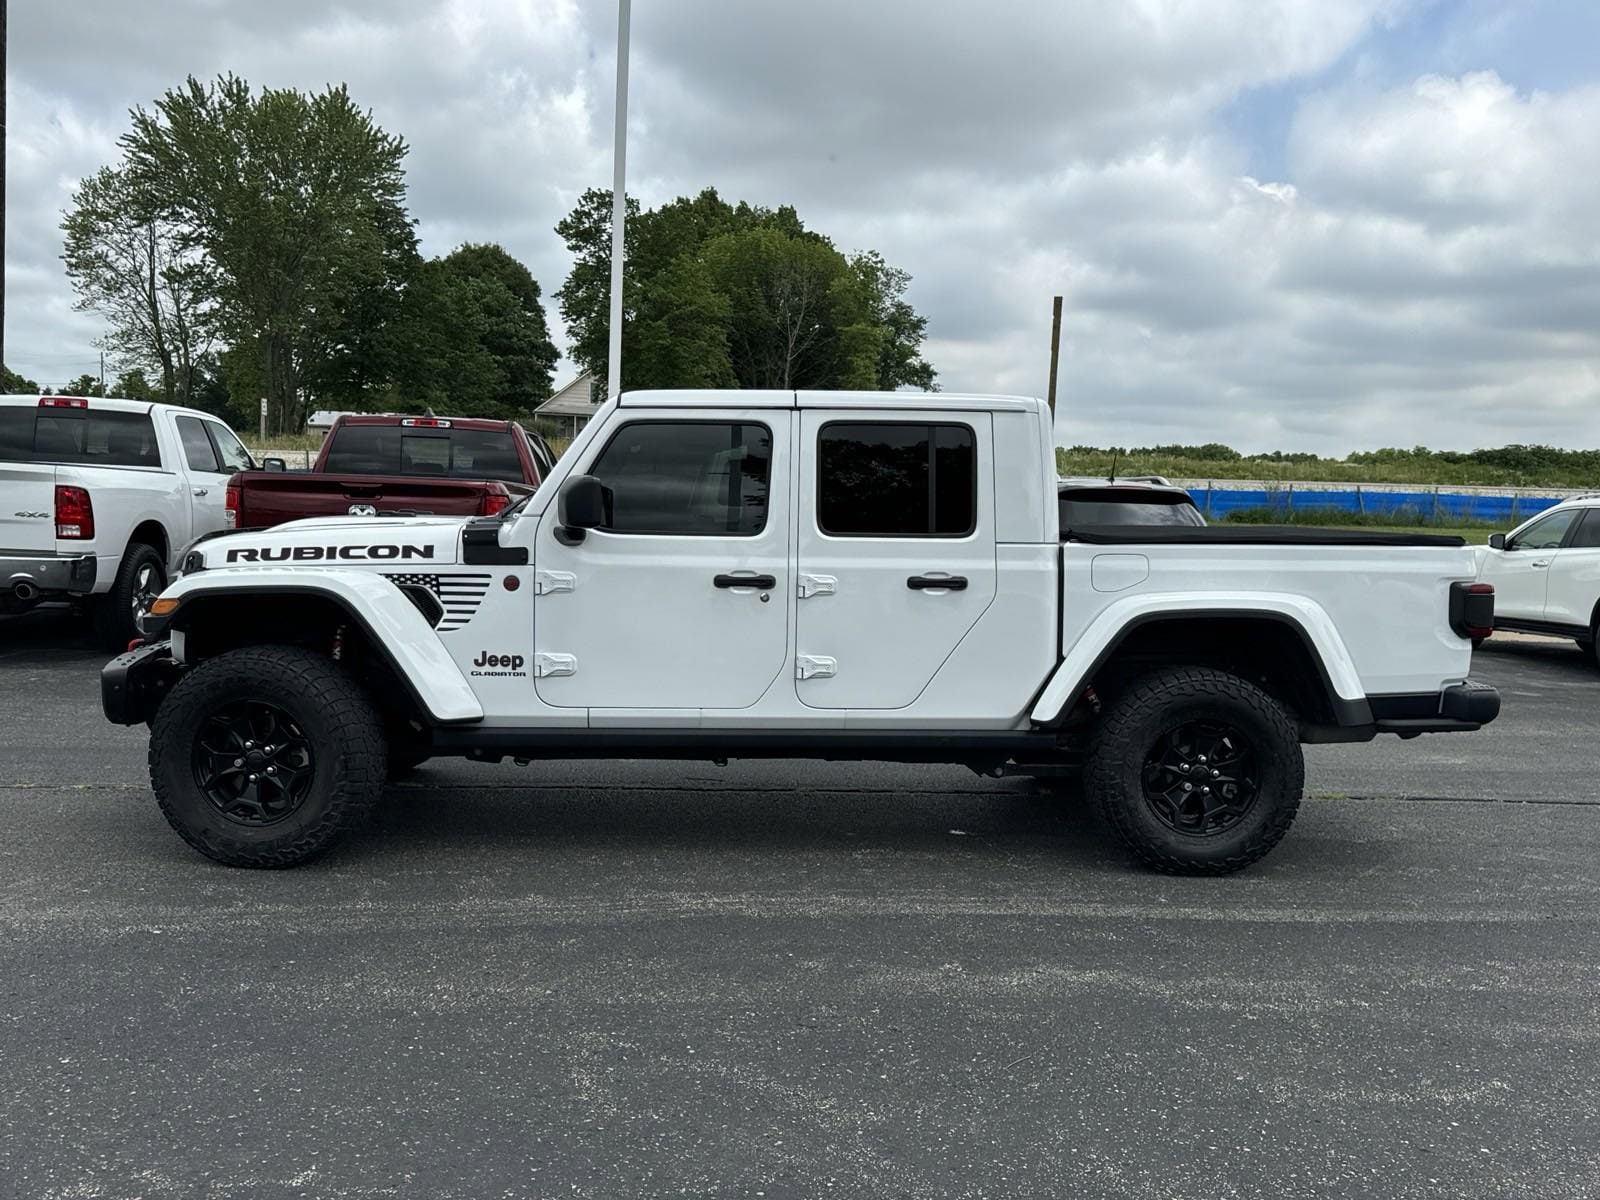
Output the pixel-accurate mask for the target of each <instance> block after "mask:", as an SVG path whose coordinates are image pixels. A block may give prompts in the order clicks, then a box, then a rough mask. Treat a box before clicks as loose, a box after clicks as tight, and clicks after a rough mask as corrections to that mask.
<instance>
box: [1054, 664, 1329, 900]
mask: <svg viewBox="0 0 1600 1200" xmlns="http://www.w3.org/2000/svg"><path fill="white" fill-rule="evenodd" d="M1194 721H1214V722H1222V723H1225V724H1227V725H1230V726H1232V727H1234V728H1237V729H1238V730H1239V731H1241V732H1242V733H1243V734H1244V735H1245V736H1246V737H1247V738H1248V739H1249V741H1250V743H1251V744H1252V748H1253V750H1254V753H1255V755H1256V759H1257V763H1258V774H1259V785H1258V788H1257V791H1256V799H1255V801H1254V803H1253V804H1251V805H1250V807H1249V808H1248V809H1247V810H1246V811H1245V812H1244V813H1243V815H1242V816H1240V817H1239V818H1238V820H1237V822H1236V823H1235V824H1234V825H1232V826H1231V827H1229V828H1227V829H1225V830H1221V831H1217V832H1211V833H1206V834H1191V833H1184V832H1181V831H1179V830H1177V829H1174V828H1171V827H1170V826H1169V825H1167V824H1165V823H1163V821H1162V820H1161V819H1159V818H1158V816H1157V815H1156V811H1155V809H1154V807H1153V806H1152V805H1151V803H1150V802H1149V801H1147V800H1146V798H1145V790H1144V767H1145V760H1146V757H1147V756H1148V755H1150V754H1151V753H1152V752H1153V751H1154V750H1155V748H1156V746H1157V744H1158V742H1159V740H1160V739H1161V738H1163V737H1164V736H1165V735H1166V734H1167V733H1169V732H1170V731H1171V730H1174V729H1176V728H1178V727H1179V726H1181V725H1184V724H1186V723H1189V722H1194ZM1304 786H1305V762H1304V759H1303V757H1302V756H1301V753H1300V740H1299V736H1298V734H1297V732H1296V730H1295V726H1294V724H1293V722H1291V721H1290V720H1289V717H1288V715H1287V714H1286V713H1285V712H1284V711H1283V709H1282V707H1281V706H1280V705H1279V704H1278V703H1277V701H1275V700H1273V699H1272V697H1270V696H1268V695H1267V694H1266V693H1265V692H1263V691H1262V690H1261V689H1260V688H1258V687H1256V686H1255V685H1254V684H1252V683H1250V682H1248V681H1247V680H1244V679H1240V678H1239V677H1238V676H1235V675H1230V674H1227V673H1226V672H1224V671H1217V670H1212V669H1209V668H1204V667H1175V668H1170V669H1167V670H1161V671H1157V672H1154V673H1152V674H1150V675H1146V676H1144V677H1142V678H1140V679H1138V680H1136V681H1134V682H1133V683H1132V684H1130V685H1129V687H1128V688H1127V690H1126V691H1124V692H1123V693H1122V694H1121V695H1120V696H1118V697H1116V698H1115V700H1113V701H1112V702H1111V703H1109V704H1107V706H1106V709H1105V712H1104V714H1103V715H1102V717H1101V722H1100V728H1099V730H1098V732H1097V734H1096V737H1095V739H1094V743H1093V745H1092V746H1091V748H1090V751H1089V757H1088V761H1087V763H1086V764H1085V766H1084V789H1085V791H1086V793H1087V795H1088V797H1089V799H1090V801H1091V802H1092V803H1093V804H1094V806H1095V808H1096V809H1097V810H1098V811H1099V812H1100V814H1101V816H1102V817H1103V818H1104V820H1105V822H1106V824H1107V825H1109V826H1110V827H1111V829H1112V830H1113V831H1115V833H1116V834H1117V836H1118V837H1119V838H1120V839H1121V840H1122V841H1123V843H1125V844H1126V845H1127V847H1128V848H1129V849H1130V850H1132V851H1133V853H1134V855H1135V856H1137V857H1138V858H1139V859H1140V860H1141V861H1143V862H1144V863H1145V864H1147V865H1148V866H1151V867H1154V868H1155V869H1156V870H1158V871H1163V872H1166V873H1168V874H1172V875H1227V874H1231V873H1232V872H1234V871H1238V870H1240V869H1242V868H1244V867H1247V866H1249V865H1250V864H1251V863H1253V862H1256V861H1257V860H1259V859H1260V858H1261V857H1262V856H1263V855H1265V854H1266V853H1267V852H1268V851H1269V850H1271V849H1272V848H1273V847H1274V846H1276V845H1277V844H1278V842H1279V841H1281V840H1282V839H1283V836H1284V834H1286V833H1288V831H1289V826H1290V825H1291V824H1292V823H1293V821H1294V818H1295V813H1296V812H1297V811H1298V810H1299V808H1300V794H1301V792H1302V790H1303V789H1304Z"/></svg>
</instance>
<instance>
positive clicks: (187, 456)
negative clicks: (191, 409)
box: [177, 417, 222, 475]
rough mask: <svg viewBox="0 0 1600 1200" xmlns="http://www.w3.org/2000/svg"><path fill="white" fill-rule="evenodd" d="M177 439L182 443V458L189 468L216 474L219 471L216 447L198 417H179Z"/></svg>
mask: <svg viewBox="0 0 1600 1200" xmlns="http://www.w3.org/2000/svg"><path fill="white" fill-rule="evenodd" d="M177 425H178V440H179V441H180V442H182V443H183V458H184V461H185V462H187V463H188V464H189V470H191V471H201V472H204V473H205V474H207V475H216V474H218V473H219V472H220V471H221V469H222V468H221V466H220V464H219V463H218V462H217V451H216V447H214V446H213V445H212V444H211V439H210V438H209V437H207V436H206V427H205V425H204V423H203V422H201V420H200V419H199V418H198V417H179V418H178V421H177Z"/></svg>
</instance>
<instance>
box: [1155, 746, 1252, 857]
mask: <svg viewBox="0 0 1600 1200" xmlns="http://www.w3.org/2000/svg"><path fill="white" fill-rule="evenodd" d="M1259 794H1260V776H1259V770H1258V767H1257V762H1256V752H1255V747H1254V746H1252V745H1251V743H1250V740H1249V738H1247V737H1246V736H1245V735H1244V733H1243V732H1242V731H1241V730H1239V729H1236V728H1234V727H1233V726H1231V725H1227V724H1224V723H1223V722H1221V721H1190V722H1188V723H1186V724H1183V725H1179V726H1177V727H1176V728H1174V729H1172V730H1170V731H1169V732H1168V733H1167V734H1165V735H1164V736H1163V737H1161V738H1160V739H1159V740H1158V741H1157V742H1156V744H1155V746H1154V747H1152V749H1151V752H1150V754H1149V755H1148V756H1147V757H1146V758H1145V760H1144V800H1145V803H1146V804H1148V805H1149V806H1150V811H1151V812H1152V813H1154V814H1155V817H1156V819H1157V820H1158V821H1160V822H1161V823H1162V824H1163V825H1165V826H1167V828H1169V829H1172V830H1174V831H1176V832H1178V833H1185V834H1190V835H1200V836H1207V835H1215V834H1220V833H1226V832H1227V831H1228V830H1230V829H1232V828H1233V827H1234V826H1235V825H1237V824H1238V823H1239V822H1240V821H1241V820H1243V819H1244V817H1245V815H1246V814H1247V813H1248V812H1249V811H1250V808H1251V806H1252V805H1253V804H1255V802H1256V797H1257V796H1258V795H1259Z"/></svg>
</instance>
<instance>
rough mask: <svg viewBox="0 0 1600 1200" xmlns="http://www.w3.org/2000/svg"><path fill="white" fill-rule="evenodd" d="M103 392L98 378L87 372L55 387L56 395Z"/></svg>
mask: <svg viewBox="0 0 1600 1200" xmlns="http://www.w3.org/2000/svg"><path fill="white" fill-rule="evenodd" d="M105 394H106V393H105V389H104V388H102V387H101V386H100V380H99V379H98V378H96V377H95V376H93V375H89V374H83V375H79V376H78V377H77V378H76V379H70V380H68V381H67V382H66V383H63V384H62V385H61V386H60V387H59V388H57V389H56V395H58V396H104V395H105Z"/></svg>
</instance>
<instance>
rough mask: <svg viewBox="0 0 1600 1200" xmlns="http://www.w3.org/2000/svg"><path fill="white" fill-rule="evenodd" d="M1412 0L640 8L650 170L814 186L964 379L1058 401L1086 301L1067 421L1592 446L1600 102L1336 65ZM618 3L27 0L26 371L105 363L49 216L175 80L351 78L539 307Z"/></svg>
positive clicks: (15, 64) (806, 196) (603, 160)
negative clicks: (1274, 102)
mask: <svg viewBox="0 0 1600 1200" xmlns="http://www.w3.org/2000/svg"><path fill="white" fill-rule="evenodd" d="M1403 7H1404V6H1403V4H1401V3H1397V2H1394V0H1346V2H1335V0H1283V2H1280V3H1274V4H1270V5H1263V4H1260V3H1258V2H1256V0H1210V2H1208V3H1206V4H1194V3H1187V2H1180V0H1135V2H1130V3H1127V4H1118V5H1104V4H1091V3H1088V2H1087V0H1076V2H1071V3H1021V2H1007V0H995V2H992V3H990V4H987V5H983V6H978V5H972V4H970V3H959V4H958V3H955V2H954V0H937V2H934V0H921V2H913V0H874V3H872V4H862V3H859V2H858V0H814V2H813V3H811V4H809V5H793V4H784V5H767V4H735V3H730V2H728V0H679V2H678V3H675V4H672V5H639V6H636V9H635V14H634V20H635V53H634V62H633V94H634V104H633V120H632V122H631V128H632V133H633V136H632V142H631V145H630V167H631V170H630V178H631V179H632V180H633V185H632V190H633V191H634V192H636V193H637V194H639V195H641V196H642V197H643V198H644V199H645V201H646V202H647V203H655V202H659V201H661V200H664V199H668V198H670V197H672V196H674V195H678V194H682V193H686V192H693V191H695V190H698V189H699V188H700V187H702V186H705V185H707V184H712V185H715V186H717V187H719V188H720V189H721V190H722V191H723V192H724V194H725V195H728V196H730V197H732V198H741V199H749V200H752V201H755V202H758V203H768V204H777V203H793V204H795V205H796V206H797V207H798V208H799V210H800V212H801V214H802V216H803V217H804V218H805V219H806V220H807V221H808V223H810V224H811V225H812V226H813V227H815V228H819V229H821V230H823V231H824V232H826V233H828V234H830V235H831V236H832V237H834V239H835V240H836V241H837V242H838V243H839V244H840V245H841V246H842V247H844V248H846V249H853V248H862V247H868V246H872V247H876V248H878V249H881V250H882V251H883V252H884V253H885V255H886V256H887V257H888V258H889V259H890V261H891V262H894V263H895V264H897V265H899V266H903V267H905V268H906V269H908V270H910V271H911V272H912V273H913V275H914V276H915V277H916V282H915V283H914V285H913V292H912V298H913V300H914V302H915V303H916V304H917V305H918V307H919V308H920V309H921V310H922V311H923V312H925V313H926V314H927V315H928V316H929V318H930V333H931V337H932V340H931V342H930V347H929V353H930V356H931V357H932V359H933V361H934V362H935V364H936V365H937V366H938V368H939V369H940V372H941V375H942V378H943V380H944V382H945V384H946V385H947V386H949V387H951V388H952V389H961V390H980V391H981V390H996V391H1025V392H1039V391H1041V390H1042V389H1043V386H1044V381H1045V376H1046V373H1047V362H1046V355H1047V348H1048V321H1049V297H1050V296H1051V294H1052V293H1054V292H1062V293H1063V294H1065V295H1066V296H1067V298H1068V301H1067V303H1068V310H1067V311H1068V317H1067V334H1066V352H1065V360H1064V363H1063V387H1064V391H1065V403H1064V405H1063V413H1064V421H1063V430H1062V431H1063V436H1064V437H1066V438H1067V440H1071V441H1090V440H1092V441H1099V442H1107V441H1116V442H1121V443H1124V444H1128V443H1138V442H1143V441H1151V440H1160V441H1172V440H1185V441H1188V440H1196V441H1210V440H1224V441H1232V442H1235V443H1236V444H1239V445H1240V446H1241V447H1245V448H1252V449H1265V448H1270V447H1274V446H1282V447H1286V448H1288V447H1296V448H1300V447H1304V448H1314V449H1321V450H1346V449H1352V448H1356V447H1360V446H1369V445H1374V444H1380V443H1395V442H1398V443H1404V444H1410V443H1412V442H1417V441H1429V442H1433V443H1436V444H1455V445H1465V444H1481V443H1493V442H1501V441H1509V440H1541V441H1551V442H1556V443H1561V444H1569V445H1572V444H1587V445H1595V444H1600V417H1597V416H1596V415H1594V414H1600V403H1596V402H1597V401H1600V392H1597V375H1600V368H1597V366H1596V364H1597V362H1600V321H1596V319H1595V314H1596V313H1597V312H1600V216H1597V213H1600V208H1597V207H1596V206H1595V205H1594V204H1593V202H1592V198H1591V196H1590V195H1589V188H1590V184H1589V180H1590V179H1591V178H1592V177H1594V176H1595V175H1596V174H1600V171H1597V167H1600V88H1596V87H1593V86H1591V87H1583V88H1576V89H1571V90H1567V91H1563V92H1556V93H1548V94H1546V93H1538V92H1533V93H1528V92H1519V91H1517V90H1515V89H1513V88H1511V87H1510V86H1509V85H1508V84H1506V83H1505V82H1504V81H1503V80H1502V79H1501V78H1500V77H1499V76H1497V75H1496V74H1495V73H1493V71H1480V72H1476V73H1472V74H1466V75H1461V76H1458V77H1446V76H1426V77H1424V78H1421V79H1418V80H1416V81H1415V82H1413V83H1411V84H1409V85H1407V86H1401V87H1396V88H1389V89H1386V90H1380V89H1378V88H1376V87H1375V85H1373V84H1372V83H1370V82H1368V76H1367V75H1366V74H1364V73H1362V72H1360V71H1357V72H1356V73H1355V74H1354V75H1353V76H1350V77H1346V75H1347V74H1348V73H1344V72H1342V71H1341V69H1340V68H1339V64H1340V63H1341V62H1344V61H1348V60H1349V59H1350V58H1351V57H1352V56H1359V53H1360V50H1361V48H1362V47H1363V45H1364V44H1366V42H1367V41H1368V40H1369V39H1370V38H1372V37H1373V36H1381V31H1382V30H1383V29H1384V28H1385V27H1386V23H1387V22H1389V21H1390V20H1391V19H1393V18H1395V17H1396V14H1397V13H1399V12H1401V10H1402V9H1403ZM614 19H615V10H614V8H613V6H612V5H611V4H610V3H609V2H606V0H588V2H585V3H575V2H574V0H518V2H515V3H513V2H510V0H506V2H503V3H498V4H489V3H479V2H474V0H449V2H448V3H430V2H427V0H403V2H397V3H380V2H379V0H360V2H346V3H342V4H337V5H327V4H323V3H316V2H313V0H279V2H277V3H274V4H272V5H258V4H242V3H232V4H224V3H221V2H220V0H174V3H172V4H169V5H165V6H163V7H162V9H161V10H160V15H152V14H151V12H150V10H149V8H148V6H145V7H141V8H138V9H136V8H135V7H133V6H127V5H120V4H113V3H110V2H109V0H107V2H104V3H97V4H88V3H83V4H73V5H54V6H43V5H38V6H35V5H29V6H23V7H20V8H18V9H16V10H14V11H13V13H12V30H11V39H12V106H13V111H12V125H11V140H12V145H11V159H10V162H11V173H12V178H11V192H10V198H11V213H10V220H9V229H10V245H9V246H8V255H7V277H8V280H9V283H10V294H9V304H8V316H7V325H8V350H9V357H10V358H11V360H12V365H13V366H14V367H18V368H21V369H23V370H25V371H27V372H28V373H31V374H35V375H38V376H40V377H42V378H45V379H47V380H50V381H59V379H60V378H65V377H66V375H68V374H72V373H76V371H77V370H78V369H81V368H77V367H75V368H73V370H72V371H70V372H68V371H63V370H56V369H54V367H53V365H52V364H53V363H54V362H55V361H57V359H58V358H60V359H64V358H68V357H72V356H74V355H76V356H78V357H79V358H89V357H92V354H93V351H92V349H90V347H89V346H88V341H89V340H90V339H91V338H92V336H93V334H94V331H95V326H94V323H93V321H92V320H91V319H89V318H85V317H82V316H75V315H73V314H72V313H71V312H70V299H71V298H70V293H69V292H68V291H67V289H66V286H65V282H64V280H63V279H62V278H61V276H60V270H59V263H58V262H57V261H56V255H57V254H58V253H59V234H58V233H57V231H56V229H55V225H56V222H57V221H58V220H59V209H60V208H61V207H62V205H63V204H64V203H65V201H66V197H67V194H68V193H69V191H70V187H71V185H72V183H73V182H74V181H75V180H76V179H77V177H78V176H79V175H81V174H82V173H84V172H85V171H87V170H91V169H93V168H94V167H95V166H98V165H99V163H100V162H102V161H105V160H106V159H107V158H108V157H110V156H111V155H112V153H113V152H114V147H113V143H114V139H115V137H116V135H117V134H118V133H119V132H120V131H121V130H122V128H124V126H125V123H126V117H125V114H126V109H127V108H128V107H129V106H130V105H133V104H148V103H149V102H150V101H151V100H152V99H153V98H154V97H155V96H156V95H158V94H159V93H160V92H161V91H162V90H163V89H164V88H166V87H168V86H172V85H173V84H175V83H176V82H178V80H179V79H181V77H182V76H183V75H184V74H185V73H189V72H192V73H194V74H196V75H198V76H201V77H205V76H207V75H210V74H214V73H216V72H217V71H221V70H230V69H231V70H234V71H236V72H238V73H240V74H242V75H244V76H245V77H247V78H249V79H250V80H251V81H252V82H254V83H257V84H271V85H275V86H297V87H302V88H307V87H320V86H322V85H323V84H324V83H326V82H329V81H336V80H348V81H349V83H350V86H351V91H352V94H353V95H354V96H355V97H356V99H357V100H358V101H359V102H361V103H363V104H366V105H370V106H371V107H372V108H373V110H374V112H375V114H376V116H377V118H378V120H379V121H380V122H381V123H382V124H383V125H385V127H387V128H389V129H391V130H394V131H396V132H399V133H401V134H403V135H404V136H405V137H406V138H407V139H408V141H409V142H410V144H411V146H412V155H411V159H410V168H409V169H410V177H411V200H412V207H413V211H414V213H415V215H416V216H417V217H418V219H419V221H420V230H421V233H422V235H423V239H424V244H425V247H426V248H427V249H428V250H429V251H431V252H439V251H443V250H446V249H448V248H449V247H450V246H451V245H453V244H454V243H456V242H458V241H461V240H464V239H473V240H498V241H502V242H504V243H505V244H506V245H507V246H508V247H509V248H510V249H511V250H512V251H513V253H516V254H518V255H519V256H520V257H522V258H524V259H525V260H526V261H527V262H528V263H529V264H530V266H531V267H532V268H533V270H534V272H535V274H536V276H537V277H538V278H539V280H540V282H541V283H542V284H543V285H544V287H545V291H546V294H547V296H548V295H549V294H550V293H551V292H553V291H554V289H555V288H556V287H557V286H559V284H560V282H561V279H562V278H563V276H564V274H565V271H566V268H567V265H568V263H567V258H566V254H565V250H564V248H563V247H562V246H561V245H560V242H559V240H558V239H557V238H556V236H555V234H554V232H553V226H554V225H555V223H556V221H557V220H559V219H560V217H561V216H562V215H563V214H564V213H565V212H566V211H567V209H568V208H569V207H570V206H571V204H572V202H573V201H574V200H575V199H576V197H577V195H578V194H579V193H580V192H581V191H582V189H583V188H584V187H587V186H594V185H599V186H604V185H605V184H606V183H607V182H608V180H609V144H608V143H609V131H610V89H611V85H612V74H611V69H612V64H611V45H612V37H613V35H614ZM1375 31H1377V32H1376V33H1375ZM1480 44H1482V43H1480ZM85 62H93V63H95V64H96V69H95V70H93V71H85V70H83V69H82V66H83V64H84V63H85ZM1491 65H1492V64H1491ZM1328 72H1331V78H1330V79H1328V80H1326V81H1323V82H1321V83H1320V84H1317V85H1316V86H1318V87H1319V88H1320V90H1317V91H1316V92H1315V93H1314V94H1312V95H1310V96H1309V97H1307V98H1306V99H1304V100H1303V101H1298V100H1297V99H1296V98H1295V97H1296V95H1297V92H1296V89H1297V88H1304V87H1309V86H1313V83H1312V81H1315V80H1321V79H1322V75H1323V73H1328ZM1281 85H1290V86H1288V87H1284V86H1281ZM1262 87H1270V88H1274V89H1275V90H1274V91H1273V92H1272V93H1271V94H1273V95H1281V96H1283V97H1284V103H1286V104H1298V109H1297V111H1296V112H1295V114H1294V119H1293V122H1292V126H1291V129H1290V133H1289V137H1288V141H1287V144H1286V146H1285V147H1284V153H1283V155H1282V156H1281V162H1282V170H1281V172H1280V171H1278V170H1274V172H1273V174H1275V175H1277V174H1281V176H1282V177H1281V178H1277V179H1268V178H1263V177H1262V169H1261V167H1260V166H1259V164H1260V163H1261V162H1263V161H1267V162H1279V161H1280V156H1279V155H1278V154H1277V153H1276V151H1272V152H1269V153H1266V154H1265V155H1263V154H1262V153H1260V148H1258V147H1252V146H1249V145H1243V144H1240V143H1239V142H1237V141H1236V140H1234V139H1232V138H1230V137H1229V136H1228V135H1227V134H1226V133H1225V127H1224V125H1223V122H1222V120H1221V116H1220V114H1221V112H1222V110H1223V108H1224V107H1225V106H1227V105H1229V104H1231V103H1233V102H1235V101H1237V100H1238V99H1239V98H1240V97H1241V95H1244V94H1246V93H1247V92H1248V91H1249V90H1250V89H1253V88H1262ZM552 308H553V306H552ZM554 315H555V314H554V312H553V311H552V317H554ZM52 356H57V358H52Z"/></svg>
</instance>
